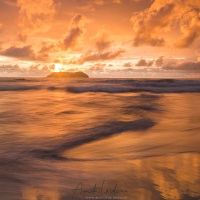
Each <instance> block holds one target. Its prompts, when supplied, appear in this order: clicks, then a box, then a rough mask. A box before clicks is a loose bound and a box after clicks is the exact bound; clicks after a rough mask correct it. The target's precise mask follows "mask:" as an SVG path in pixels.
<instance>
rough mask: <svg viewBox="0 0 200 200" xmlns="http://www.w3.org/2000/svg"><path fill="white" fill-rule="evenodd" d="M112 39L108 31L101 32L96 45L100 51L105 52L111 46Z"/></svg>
mask: <svg viewBox="0 0 200 200" xmlns="http://www.w3.org/2000/svg"><path fill="white" fill-rule="evenodd" d="M111 43H112V42H111V41H110V40H109V39H108V35H107V34H106V33H103V34H100V35H99V36H98V37H97V39H96V41H95V45H96V48H97V50H98V52H103V51H104V50H106V49H108V48H109V47H110V46H111Z"/></svg>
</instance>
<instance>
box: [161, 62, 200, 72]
mask: <svg viewBox="0 0 200 200" xmlns="http://www.w3.org/2000/svg"><path fill="white" fill-rule="evenodd" d="M162 68H163V69H165V70H182V71H200V62H178V63H176V62H174V63H168V64H166V65H164V66H163V67H162Z"/></svg>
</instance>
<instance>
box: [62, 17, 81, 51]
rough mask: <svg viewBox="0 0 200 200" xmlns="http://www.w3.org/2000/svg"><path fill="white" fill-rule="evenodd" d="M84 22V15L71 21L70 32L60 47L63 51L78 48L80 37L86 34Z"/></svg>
mask: <svg viewBox="0 0 200 200" xmlns="http://www.w3.org/2000/svg"><path fill="white" fill-rule="evenodd" d="M82 20H83V16H82V15H76V16H74V17H73V19H72V20H71V23H70V25H69V28H68V32H67V33H66V34H65V36H64V38H63V40H62V41H61V45H60V46H61V48H62V49H63V50H65V51H66V50H68V49H73V48H75V47H76V45H77V43H78V40H79V38H80V36H81V35H82V34H83V33H84V30H83V27H82V26H81V21H82Z"/></svg>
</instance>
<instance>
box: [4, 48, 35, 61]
mask: <svg viewBox="0 0 200 200" xmlns="http://www.w3.org/2000/svg"><path fill="white" fill-rule="evenodd" d="M1 55H4V56H7V57H13V58H18V59H22V60H35V59H36V55H35V53H34V51H33V49H32V46H30V45H28V46H24V47H16V46H12V47H10V48H8V49H6V50H5V51H3V52H1Z"/></svg>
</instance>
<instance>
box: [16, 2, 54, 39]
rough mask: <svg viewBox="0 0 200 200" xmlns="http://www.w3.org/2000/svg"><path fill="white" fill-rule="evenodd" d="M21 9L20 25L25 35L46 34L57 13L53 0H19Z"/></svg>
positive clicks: (18, 3)
mask: <svg viewBox="0 0 200 200" xmlns="http://www.w3.org/2000/svg"><path fill="white" fill-rule="evenodd" d="M17 5H18V7H19V15H20V18H19V25H20V27H22V29H23V30H22V32H23V34H25V35H26V34H31V33H38V32H46V31H48V30H49V29H50V28H51V25H50V22H51V21H52V19H53V18H54V15H55V13H56V5H55V3H54V1H53V0H34V1H31V0H17Z"/></svg>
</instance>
